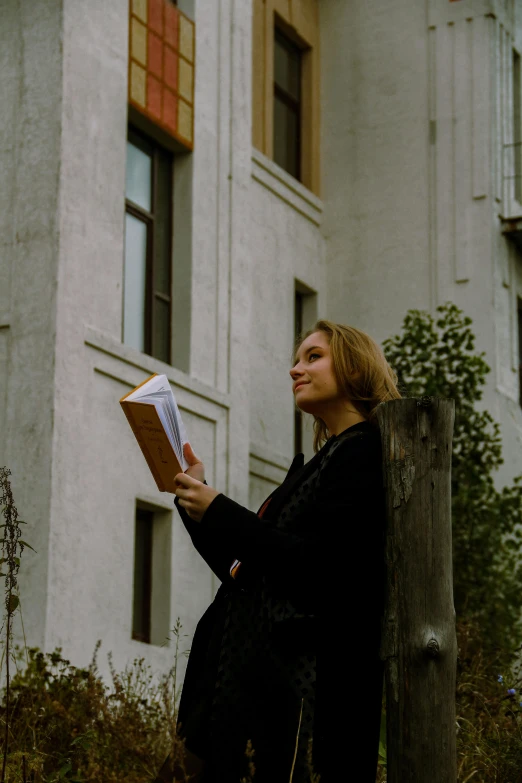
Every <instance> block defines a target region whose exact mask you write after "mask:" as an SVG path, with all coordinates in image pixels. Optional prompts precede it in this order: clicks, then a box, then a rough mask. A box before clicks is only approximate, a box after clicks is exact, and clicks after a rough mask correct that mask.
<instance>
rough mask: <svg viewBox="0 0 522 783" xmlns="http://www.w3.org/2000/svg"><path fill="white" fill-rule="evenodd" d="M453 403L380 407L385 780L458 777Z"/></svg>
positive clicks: (412, 782) (403, 782)
mask: <svg viewBox="0 0 522 783" xmlns="http://www.w3.org/2000/svg"><path fill="white" fill-rule="evenodd" d="M454 418H455V401H454V400H452V399H442V398H437V397H422V398H421V399H417V398H412V397H407V398H402V399H399V400H392V401H390V402H386V403H384V404H383V405H381V406H379V408H378V410H377V419H378V422H379V427H380V431H381V440H382V448H383V472H384V481H385V486H386V497H387V520H388V527H387V537H386V562H387V570H388V576H387V580H388V582H387V584H388V588H387V605H386V610H385V615H384V623H383V641H382V648H381V657H382V658H383V660H384V661H385V683H386V685H385V687H386V719H387V780H388V783H428V782H429V783H456V780H457V758H456V729H455V682H456V665H457V639H456V632H455V609H454V604H453V570H452V547H451V451H452V441H453V423H454Z"/></svg>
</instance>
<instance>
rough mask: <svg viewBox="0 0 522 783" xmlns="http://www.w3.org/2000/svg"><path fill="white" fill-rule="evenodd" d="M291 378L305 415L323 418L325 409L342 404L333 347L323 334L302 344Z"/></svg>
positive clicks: (315, 333)
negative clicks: (322, 414)
mask: <svg viewBox="0 0 522 783" xmlns="http://www.w3.org/2000/svg"><path fill="white" fill-rule="evenodd" d="M290 376H291V378H292V381H293V387H292V388H293V392H294V397H295V402H296V405H297V406H298V408H300V409H301V410H302V411H304V412H305V413H313V414H315V415H316V416H320V415H321V412H322V410H323V409H324V407H325V405H326V406H331V404H332V403H335V402H340V401H341V398H342V395H341V394H340V393H339V387H338V385H337V379H336V377H335V375H334V370H333V363H332V356H331V353H330V345H329V343H328V338H327V336H326V334H325V333H324V332H314V333H313V334H311V335H309V337H307V338H306V339H305V340H303V342H302V343H301V345H300V346H299V349H298V351H297V364H295V365H294V367H292V369H291V370H290Z"/></svg>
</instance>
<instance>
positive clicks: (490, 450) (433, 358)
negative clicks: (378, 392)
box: [383, 303, 522, 659]
mask: <svg viewBox="0 0 522 783" xmlns="http://www.w3.org/2000/svg"><path fill="white" fill-rule="evenodd" d="M437 312H439V313H441V314H442V316H441V317H440V318H439V319H438V320H437V321H436V327H437V328H435V325H434V322H433V318H432V317H431V316H430V315H429V314H428V313H426V312H423V311H419V310H410V311H408V313H407V315H406V318H405V319H404V324H403V334H402V335H400V336H399V335H397V336H395V337H393V338H392V339H389V340H385V341H384V342H383V350H384V353H385V356H386V358H387V360H388V362H389V363H390V364H391V366H392V367H393V368H394V370H395V371H396V372H397V374H398V376H399V389H400V392H401V394H402V395H403V396H404V397H422V396H424V395H428V396H434V397H446V398H452V399H454V400H455V424H454V435H453V453H452V465H451V494H452V498H451V504H452V532H453V589H454V597H455V610H456V613H457V617H458V618H459V619H462V620H468V621H471V622H473V623H474V626H475V627H476V628H479V629H480V632H481V634H482V639H483V644H484V646H485V647H486V648H492V650H493V649H495V650H497V651H500V652H501V654H502V655H504V657H505V658H506V659H509V658H510V656H511V653H512V651H513V650H514V649H515V648H517V647H518V645H519V644H520V642H521V641H522V622H521V620H522V615H521V607H520V596H521V595H522V566H521V563H520V549H521V543H522V532H521V528H522V475H519V476H516V477H515V478H514V480H513V481H514V483H513V486H511V487H504V488H503V489H502V491H501V492H497V490H496V489H495V487H494V484H493V478H492V476H491V473H492V471H493V470H497V469H498V467H499V465H502V464H503V462H504V460H503V458H502V456H501V454H502V446H501V442H500V441H501V438H500V436H499V425H498V423H497V422H495V421H494V420H493V418H492V416H491V415H490V414H489V412H488V411H484V412H482V413H479V412H478V411H476V410H475V409H474V405H475V402H477V401H479V400H480V399H481V398H482V390H481V388H480V387H481V386H483V385H484V384H485V376H486V374H487V373H488V372H490V368H489V366H488V365H487V364H486V362H485V361H484V360H483V358H482V357H483V356H484V352H482V353H481V354H479V355H476V354H474V353H473V346H474V342H475V337H474V335H473V333H472V332H471V330H470V329H469V325H470V324H471V323H472V319H471V318H469V317H467V316H466V317H463V314H462V311H461V310H459V308H458V307H457V306H456V305H454V304H451V303H446V304H445V305H441V306H440V307H438V308H437ZM491 430H492V431H491Z"/></svg>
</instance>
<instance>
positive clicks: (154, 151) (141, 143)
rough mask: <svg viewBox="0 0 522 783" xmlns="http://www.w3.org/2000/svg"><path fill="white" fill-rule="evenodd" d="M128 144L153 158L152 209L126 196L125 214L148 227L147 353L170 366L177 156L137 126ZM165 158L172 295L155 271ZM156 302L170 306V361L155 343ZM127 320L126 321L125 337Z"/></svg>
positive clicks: (129, 133) (131, 130)
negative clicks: (159, 283) (164, 289)
mask: <svg viewBox="0 0 522 783" xmlns="http://www.w3.org/2000/svg"><path fill="white" fill-rule="evenodd" d="M127 142H128V143H130V144H132V145H133V146H135V147H137V148H138V149H140V150H141V151H142V152H144V153H145V154H146V155H149V157H150V158H151V179H152V181H151V210H150V212H149V211H147V210H146V209H144V208H143V207H140V206H139V204H136V203H135V202H134V201H131V200H130V199H129V198H127V194H126V193H125V214H126V215H127V214H130V215H132V216H133V217H135V218H136V219H137V220H140V221H141V222H142V223H145V225H146V226H147V250H146V254H147V255H146V259H145V323H144V325H143V328H144V335H143V336H144V353H145V354H147V355H148V356H153V357H154V358H159V359H160V361H166V362H167V363H168V364H171V362H172V283H173V279H172V278H173V274H172V250H173V233H174V231H173V228H174V215H173V207H174V198H173V189H174V155H173V153H172V151H171V150H168V149H167V148H165V147H163V146H162V145H160V144H158V142H156V141H155V140H154V139H153V138H151V137H149V136H146V135H145V134H144V133H142V132H141V131H139V130H138V129H137V128H136V127H135V126H134V125H130V124H129V126H128V130H127ZM162 156H164V157H165V158H166V159H168V164H169V172H168V194H169V197H168V203H167V204H166V205H165V210H166V215H167V216H168V237H167V243H166V249H165V254H166V261H167V270H168V286H167V287H168V290H169V294H164V293H163V292H161V291H159V290H156V286H155V270H154V266H155V264H154V257H155V251H156V240H157V229H156V225H157V217H158V215H157V204H158V200H159V199H158V181H159V176H158V174H159V166H160V158H161V157H162ZM156 299H161V300H162V301H164V302H166V303H167V304H168V306H169V312H168V324H169V329H168V340H167V359H161V358H160V357H158V356H157V355H156V353H157V350H156V345H155V344H154V342H155V341H154V319H155V315H156V308H155V302H156ZM123 321H124V313H123V318H122V338H123V325H124V324H123Z"/></svg>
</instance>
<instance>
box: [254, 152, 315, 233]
mask: <svg viewBox="0 0 522 783" xmlns="http://www.w3.org/2000/svg"><path fill="white" fill-rule="evenodd" d="M252 179H255V180H256V182H259V183H260V184H261V185H264V186H265V188H267V189H268V190H270V191H271V192H272V193H274V194H275V195H276V196H279V198H280V199H281V200H282V201H284V202H285V203H286V204H288V205H289V206H291V207H293V208H294V209H295V210H296V212H299V214H301V215H303V216H304V217H305V218H308V220H310V221H311V222H312V223H313V224H314V225H316V226H320V225H321V220H322V216H323V202H322V201H321V199H320V198H318V197H317V196H316V195H315V194H314V193H312V191H311V190H308V188H306V187H305V186H304V185H302V184H301V183H300V182H298V181H297V180H296V179H294V177H292V176H291V175H290V174H288V173H287V172H286V171H285V170H284V169H282V168H281V167H280V166H278V165H277V163H274V161H273V160H270V158H267V156H266V155H263V153H262V152H259V150H257V149H255V147H253V148H252Z"/></svg>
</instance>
